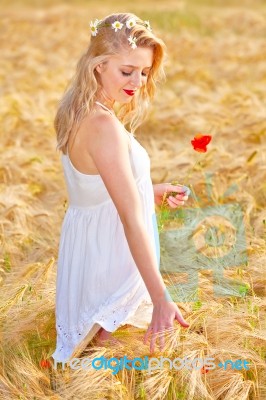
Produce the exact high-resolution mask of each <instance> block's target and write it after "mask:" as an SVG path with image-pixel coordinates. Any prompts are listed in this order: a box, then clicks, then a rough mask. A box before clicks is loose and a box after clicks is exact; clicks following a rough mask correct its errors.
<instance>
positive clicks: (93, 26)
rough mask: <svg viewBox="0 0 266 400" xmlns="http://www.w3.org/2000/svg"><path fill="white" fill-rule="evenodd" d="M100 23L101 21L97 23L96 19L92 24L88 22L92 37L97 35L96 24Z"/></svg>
mask: <svg viewBox="0 0 266 400" xmlns="http://www.w3.org/2000/svg"><path fill="white" fill-rule="evenodd" d="M100 22H101V20H100V21H99V20H98V19H96V20H95V21H94V22H93V21H91V22H90V28H91V34H92V36H96V35H97V33H98V29H97V26H98V24H99V23H100Z"/></svg>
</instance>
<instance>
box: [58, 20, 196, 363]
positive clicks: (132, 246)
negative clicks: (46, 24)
mask: <svg viewBox="0 0 266 400" xmlns="http://www.w3.org/2000/svg"><path fill="white" fill-rule="evenodd" d="M90 27H91V41H90V44H89V47H88V49H87V51H86V52H85V54H84V55H82V57H81V59H80V60H79V62H78V64H77V69H76V74H75V76H74V78H73V80H72V81H71V83H70V85H69V87H68V88H67V90H66V92H65V93H64V95H63V98H62V100H61V102H60V104H59V107H58V110H57V114H56V117H55V130H56V134H57V149H59V150H60V151H62V164H63V168H64V176H65V180H66V186H67V191H68V209H67V211H66V214H65V217H64V221H63V224H62V228H61V237H60V245H59V253H58V269H57V283H56V330H57V345H56V349H55V352H54V353H53V355H52V357H53V358H54V360H55V361H57V362H67V361H68V360H69V359H70V358H71V357H72V356H73V354H76V352H77V349H81V347H82V345H83V346H84V345H86V344H87V343H88V342H89V341H90V340H91V339H92V338H93V337H94V336H95V337H96V338H98V343H104V342H105V340H107V339H109V340H110V339H111V338H112V336H111V333H112V332H114V331H115V330H117V329H118V328H119V327H120V326H122V325H133V326H136V327H139V328H143V329H146V328H148V329H147V331H146V333H145V336H144V343H148V341H149V339H150V351H151V352H153V351H154V350H155V346H156V340H157V339H158V333H159V332H160V331H162V332H164V330H165V329H167V328H170V327H173V323H174V320H175V319H176V320H177V321H178V322H179V323H180V324H181V325H182V326H183V327H188V326H189V324H188V323H187V322H186V321H185V320H184V318H183V317H182V314H181V312H180V310H179V308H178V306H177V305H176V304H175V303H174V302H173V301H172V299H171V298H169V297H168V295H167V290H166V287H165V284H164V282H163V279H162V277H161V274H160V272H159V263H160V247H159V235H158V229H157V222H156V214H155V204H154V203H155V202H156V203H158V204H159V203H160V202H161V200H162V197H163V194H164V193H165V192H168V191H175V192H178V193H179V192H180V194H177V195H176V197H174V198H173V199H171V198H168V199H167V201H168V204H169V206H170V207H173V208H175V207H177V206H178V205H180V204H181V205H182V204H184V201H185V200H187V196H186V194H185V193H184V191H183V190H182V188H180V186H173V185H171V184H168V183H164V184H157V185H152V181H151V177H150V159H149V156H148V153H147V152H146V150H145V149H144V148H143V147H142V146H141V144H140V143H139V142H138V141H137V139H136V137H135V136H134V132H135V130H136V128H137V127H138V126H139V125H140V124H141V122H142V121H143V120H144V117H145V116H146V111H147V107H148V105H149V103H150V100H151V99H152V98H153V96H154V93H155V89H156V82H160V81H161V80H162V79H163V78H164V70H163V60H164V56H165V44H164V42H163V41H162V40H161V39H159V38H157V37H156V36H155V35H154V33H153V31H152V29H151V27H150V24H149V21H142V20H141V19H139V18H138V17H137V16H136V15H134V14H132V13H119V14H111V15H109V16H107V17H106V18H105V19H103V20H100V21H99V20H95V21H94V22H93V21H92V22H91V24H90ZM116 102H117V103H118V104H119V105H120V108H119V111H117V112H115V108H114V106H115V103H116ZM128 123H129V124H130V129H129V130H130V131H127V130H126V128H125V125H126V124H128ZM181 192H182V193H181ZM157 344H158V343H157ZM159 345H160V349H163V347H164V345H165V342H164V336H162V337H160V339H159Z"/></svg>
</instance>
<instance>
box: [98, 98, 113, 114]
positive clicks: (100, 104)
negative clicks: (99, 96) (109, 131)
mask: <svg viewBox="0 0 266 400" xmlns="http://www.w3.org/2000/svg"><path fill="white" fill-rule="evenodd" d="M95 103H96V104H99V106H102V107H103V108H105V110H107V111H109V113H110V114H111V115H113V116H114V113H113V112H112V111H111V110H109V108H107V107H106V106H105V105H104V104H102V103H100V102H99V101H95Z"/></svg>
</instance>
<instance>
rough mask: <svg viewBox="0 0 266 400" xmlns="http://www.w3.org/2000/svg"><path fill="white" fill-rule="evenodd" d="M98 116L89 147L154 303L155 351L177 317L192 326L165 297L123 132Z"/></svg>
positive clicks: (153, 329)
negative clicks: (157, 342)
mask: <svg viewBox="0 0 266 400" xmlns="http://www.w3.org/2000/svg"><path fill="white" fill-rule="evenodd" d="M95 118H97V121H95V123H94V126H95V135H94V136H89V135H88V148H87V150H88V152H89V154H90V155H91V157H92V158H93V161H94V163H95V165H96V167H97V169H98V171H99V174H100V175H101V177H102V180H103V182H104V184H105V186H106V189H107V190H108V192H109V194H110V196H111V198H112V200H113V202H114V204H115V207H116V209H117V211H118V214H119V217H120V220H121V222H122V224H123V227H124V232H125V236H126V239H127V242H128V245H129V248H130V251H131V254H132V257H133V259H134V261H135V263H136V266H137V268H138V270H139V272H140V274H141V276H142V279H143V281H144V283H145V285H146V287H147V290H148V291H149V294H150V297H151V299H152V302H153V305H154V308H153V316H152V321H151V324H150V326H149V328H148V330H147V333H146V335H148V334H149V333H150V332H151V330H152V331H153V334H154V335H155V336H153V338H152V340H151V347H150V349H151V351H153V350H154V345H155V340H156V338H155V337H156V335H157V333H158V332H159V331H161V330H162V331H164V330H165V328H168V327H172V326H173V321H174V319H177V320H178V321H179V323H180V324H181V325H182V326H185V327H188V326H189V325H188V323H187V322H186V321H185V320H184V318H183V317H182V314H181V312H180V310H179V309H178V307H177V305H176V304H175V303H174V302H170V301H169V299H166V296H165V295H166V287H165V284H164V282H163V279H162V276H161V274H160V272H159V268H158V265H157V258H156V254H155V251H154V249H153V247H152V243H151V239H150V237H149V235H148V231H147V228H146V226H145V224H144V221H143V210H142V204H141V199H140V195H139V192H138V188H137V184H136V181H135V178H134V175H133V172H132V168H131V163H130V158H129V153H128V142H127V139H126V137H125V135H124V131H123V129H122V128H121V125H120V124H119V123H118V122H116V121H115V120H114V119H113V118H112V117H111V116H109V115H102V116H100V117H99V116H98V117H95ZM146 338H147V336H146ZM160 344H161V346H164V338H160Z"/></svg>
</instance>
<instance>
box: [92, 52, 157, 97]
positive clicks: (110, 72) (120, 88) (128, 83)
mask: <svg viewBox="0 0 266 400" xmlns="http://www.w3.org/2000/svg"><path fill="white" fill-rule="evenodd" d="M152 62H153V49H152V48H150V47H137V48H135V49H130V50H129V52H128V53H127V54H120V55H119V56H113V57H111V58H110V59H109V60H108V61H107V63H106V64H103V63H102V64H99V65H98V66H97V67H96V70H97V72H98V73H99V74H100V79H101V84H102V88H100V90H101V92H102V93H101V94H102V96H103V99H105V101H108V103H109V102H110V104H113V103H114V102H115V101H117V102H118V103H126V102H130V101H131V100H132V98H133V96H132V95H130V94H127V93H126V92H125V90H129V91H132V92H131V94H132V93H135V92H136V91H137V90H139V89H140V88H141V86H143V85H145V84H146V82H147V79H148V74H149V71H150V69H151V67H152Z"/></svg>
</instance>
